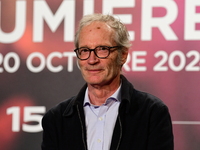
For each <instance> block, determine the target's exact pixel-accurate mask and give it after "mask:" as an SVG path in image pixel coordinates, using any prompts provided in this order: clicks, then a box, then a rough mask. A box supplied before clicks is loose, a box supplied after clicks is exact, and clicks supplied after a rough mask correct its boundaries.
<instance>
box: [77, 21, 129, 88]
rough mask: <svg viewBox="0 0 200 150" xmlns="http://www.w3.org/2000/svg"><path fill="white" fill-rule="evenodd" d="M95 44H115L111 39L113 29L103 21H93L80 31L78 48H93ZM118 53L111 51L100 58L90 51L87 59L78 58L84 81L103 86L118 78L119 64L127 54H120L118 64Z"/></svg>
mask: <svg viewBox="0 0 200 150" xmlns="http://www.w3.org/2000/svg"><path fill="white" fill-rule="evenodd" d="M97 46H110V47H112V46H117V45H116V43H115V42H114V40H113V30H112V29H111V28H110V27H109V26H108V25H106V24H105V23H103V22H93V23H92V24H90V25H88V26H85V27H83V29H82V30H81V32H80V37H79V48H80V47H88V48H90V49H94V48H96V47H97ZM118 54H119V52H118V51H117V50H115V51H111V53H110V55H109V56H108V57H107V58H105V59H100V58H98V57H97V56H96V55H95V54H94V52H93V51H92V52H91V55H90V57H89V58H88V59H87V60H78V63H79V66H80V70H81V73H82V75H83V78H84V79H85V81H86V82H87V83H88V84H90V85H100V86H103V85H109V84H111V83H112V82H115V81H117V80H119V76H120V71H121V65H122V64H123V63H124V62H125V59H126V56H127V54H126V55H122V59H123V61H121V63H120V64H119V61H118V60H117V59H118Z"/></svg>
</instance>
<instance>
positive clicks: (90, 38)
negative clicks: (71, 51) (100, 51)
mask: <svg viewBox="0 0 200 150" xmlns="http://www.w3.org/2000/svg"><path fill="white" fill-rule="evenodd" d="M113 33H114V31H113V29H112V28H111V27H110V26H108V25H107V24H106V23H105V22H99V21H96V22H92V23H91V24H89V25H86V26H84V27H83V28H82V30H81V32H80V37H79V44H80V45H82V44H83V45H85V44H86V43H87V44H89V43H93V44H96V45H98V43H99V44H104V43H100V42H106V41H107V42H111V43H113V41H114V39H113ZM105 44H106V43H105Z"/></svg>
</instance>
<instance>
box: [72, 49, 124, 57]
mask: <svg viewBox="0 0 200 150" xmlns="http://www.w3.org/2000/svg"><path fill="white" fill-rule="evenodd" d="M98 47H106V48H108V55H107V56H106V57H99V56H98V55H97V53H96V51H95V50H96V49H97V48H98ZM121 47H122V46H112V47H110V46H97V47H95V48H94V49H90V48H87V47H84V48H86V49H88V50H89V52H90V53H89V55H88V57H87V58H85V59H81V58H80V57H79V55H78V50H79V49H80V48H76V49H75V50H74V52H75V53H76V56H77V58H78V59H80V60H87V59H88V58H90V55H91V52H92V51H93V52H94V54H95V56H97V57H98V58H100V59H105V58H107V57H108V56H109V55H110V52H111V49H112V48H121ZM81 48H83V47H81ZM115 50H116V49H115ZM115 50H113V51H115Z"/></svg>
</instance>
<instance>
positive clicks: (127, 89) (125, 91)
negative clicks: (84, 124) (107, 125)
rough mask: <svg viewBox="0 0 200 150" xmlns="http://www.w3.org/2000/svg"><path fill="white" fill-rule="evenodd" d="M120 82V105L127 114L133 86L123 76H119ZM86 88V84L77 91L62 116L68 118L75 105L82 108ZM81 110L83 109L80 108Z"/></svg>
mask: <svg viewBox="0 0 200 150" xmlns="http://www.w3.org/2000/svg"><path fill="white" fill-rule="evenodd" d="M120 77H121V80H122V87H121V103H122V104H123V105H126V112H127V113H128V112H129V110H130V104H131V102H132V101H131V99H132V96H133V94H134V90H133V85H132V84H131V83H130V82H129V81H128V80H127V79H126V78H125V77H124V76H123V75H121V76H120ZM86 88H87V84H85V85H84V86H83V87H82V88H81V90H80V91H79V93H78V95H77V96H75V97H73V98H72V100H71V101H70V102H69V105H67V107H66V109H65V111H64V113H63V116H70V115H72V114H73V112H74V111H75V109H76V107H77V105H78V107H80V108H81V107H83V102H84V96H85V91H86ZM82 109H83V108H82Z"/></svg>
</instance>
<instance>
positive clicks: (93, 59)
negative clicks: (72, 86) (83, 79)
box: [88, 51, 99, 65]
mask: <svg viewBox="0 0 200 150" xmlns="http://www.w3.org/2000/svg"><path fill="white" fill-rule="evenodd" d="M98 62H99V58H98V57H97V56H96V55H95V53H94V51H91V53H90V57H89V58H88V63H89V64H91V65H94V64H96V63H98Z"/></svg>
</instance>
